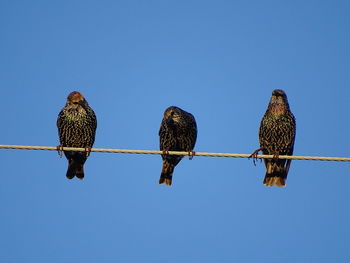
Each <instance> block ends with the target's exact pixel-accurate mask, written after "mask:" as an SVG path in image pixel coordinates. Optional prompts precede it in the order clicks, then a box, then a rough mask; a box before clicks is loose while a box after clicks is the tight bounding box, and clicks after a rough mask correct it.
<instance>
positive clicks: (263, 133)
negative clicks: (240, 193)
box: [259, 90, 296, 187]
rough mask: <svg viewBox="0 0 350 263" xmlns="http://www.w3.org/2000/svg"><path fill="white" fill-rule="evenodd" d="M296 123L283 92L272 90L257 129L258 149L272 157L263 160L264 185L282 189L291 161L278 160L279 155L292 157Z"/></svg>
mask: <svg viewBox="0 0 350 263" xmlns="http://www.w3.org/2000/svg"><path fill="white" fill-rule="evenodd" d="M295 134H296V122H295V118H294V115H293V113H292V112H291V111H290V108H289V103H288V99H287V96H286V94H285V92H284V91H283V90H274V91H273V92H272V96H271V99H270V103H269V105H268V108H267V110H266V113H265V115H264V117H263V119H262V120H261V124H260V129H259V142H260V147H261V148H260V149H261V150H262V152H263V154H267V155H274V157H275V158H274V159H272V160H271V159H264V162H265V166H266V175H265V179H264V185H266V186H273V185H277V186H279V187H284V186H285V185H286V179H287V174H288V171H289V167H290V164H291V160H285V159H283V160H282V159H278V156H279V155H293V149H294V140H295Z"/></svg>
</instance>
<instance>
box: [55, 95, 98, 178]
mask: <svg viewBox="0 0 350 263" xmlns="http://www.w3.org/2000/svg"><path fill="white" fill-rule="evenodd" d="M57 127H58V135H59V138H60V145H59V146H58V150H59V152H60V154H61V153H62V150H61V148H62V147H77V148H85V149H86V150H85V152H76V151H74V152H73V151H64V155H65V156H66V158H67V160H68V169H67V174H66V176H67V178H68V179H72V178H73V177H74V176H76V177H77V178H79V179H83V178H84V163H85V161H86V159H87V157H88V156H89V154H90V150H91V147H92V146H93V144H94V141H95V133H96V127H97V120H96V115H95V113H94V111H93V110H92V109H91V108H90V106H89V104H88V103H87V101H86V100H85V98H84V96H83V94H81V93H80V92H78V91H73V92H72V93H70V94H69V95H68V97H67V103H66V105H65V106H64V108H63V109H62V110H61V112H60V113H59V114H58V118H57Z"/></svg>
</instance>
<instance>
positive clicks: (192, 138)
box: [159, 106, 197, 186]
mask: <svg viewBox="0 0 350 263" xmlns="http://www.w3.org/2000/svg"><path fill="white" fill-rule="evenodd" d="M159 139H160V150H161V151H164V152H166V151H186V152H189V153H190V152H192V151H193V148H194V145H195V143H196V139H197V124H196V120H195V118H194V117H193V115H192V114H191V113H188V112H186V111H184V110H182V109H180V108H178V107H175V106H171V107H169V108H167V109H166V110H165V112H164V117H163V120H162V123H161V125H160V129H159ZM182 158H183V156H179V155H168V154H163V155H162V159H163V167H162V172H161V176H160V179H159V184H163V183H164V184H166V185H168V186H170V185H171V183H172V177H173V172H174V168H175V166H176V165H177V164H178V163H179V162H180V161H181V159H182Z"/></svg>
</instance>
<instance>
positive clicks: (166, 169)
mask: <svg viewBox="0 0 350 263" xmlns="http://www.w3.org/2000/svg"><path fill="white" fill-rule="evenodd" d="M174 168H175V166H174V165H173V164H171V163H169V162H168V161H167V160H164V161H163V168H162V173H161V174H160V178H159V184H166V185H168V186H171V182H172V178H173V172H174Z"/></svg>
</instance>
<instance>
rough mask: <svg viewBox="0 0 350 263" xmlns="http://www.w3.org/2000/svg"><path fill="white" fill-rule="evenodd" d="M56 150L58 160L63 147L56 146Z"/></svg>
mask: <svg viewBox="0 0 350 263" xmlns="http://www.w3.org/2000/svg"><path fill="white" fill-rule="evenodd" d="M56 150H57V152H58V155H59V156H60V158H62V151H63V146H62V145H58V146H57V147H56Z"/></svg>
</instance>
